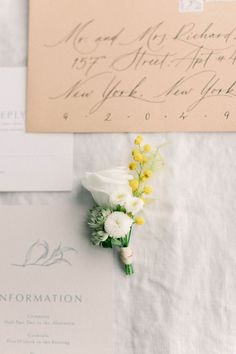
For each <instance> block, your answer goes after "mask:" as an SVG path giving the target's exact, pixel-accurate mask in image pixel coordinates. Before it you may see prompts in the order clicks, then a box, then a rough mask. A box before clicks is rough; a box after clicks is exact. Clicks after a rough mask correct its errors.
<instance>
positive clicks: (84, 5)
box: [27, 0, 236, 132]
mask: <svg viewBox="0 0 236 354" xmlns="http://www.w3.org/2000/svg"><path fill="white" fill-rule="evenodd" d="M178 5H179V3H178V1H177V0H173V1H168V2H167V1H166V0H158V1H157V0H149V1H148V2H145V1H143V0H134V1H127V0H121V1H114V0H100V1H96V0H86V2H85V1H83V0H51V1H48V0H40V1H38V0H31V1H30V39H29V79H28V118H27V127H28V130H29V131H31V132H132V131H143V132H145V131H146V132H152V131H156V132H158V131H235V130H236V22H235V11H236V2H207V3H206V4H205V7H204V10H203V11H202V12H199V11H198V12H194V11H193V12H186V13H182V12H180V11H179V6H178ZM222 14H224V16H223V15H222Z"/></svg>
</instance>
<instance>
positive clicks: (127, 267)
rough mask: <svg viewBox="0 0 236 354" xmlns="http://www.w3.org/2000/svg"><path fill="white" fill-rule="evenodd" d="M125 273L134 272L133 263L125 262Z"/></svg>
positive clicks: (130, 273)
mask: <svg viewBox="0 0 236 354" xmlns="http://www.w3.org/2000/svg"><path fill="white" fill-rule="evenodd" d="M125 274H126V275H132V274H134V268H133V264H125Z"/></svg>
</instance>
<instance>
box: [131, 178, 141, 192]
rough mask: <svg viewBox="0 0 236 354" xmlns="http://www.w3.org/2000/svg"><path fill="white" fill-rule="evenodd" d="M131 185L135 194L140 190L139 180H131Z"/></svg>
mask: <svg viewBox="0 0 236 354" xmlns="http://www.w3.org/2000/svg"><path fill="white" fill-rule="evenodd" d="M129 185H130V187H131V188H132V191H133V192H135V191H136V190H137V189H138V187H139V183H138V180H137V179H131V180H130V181H129Z"/></svg>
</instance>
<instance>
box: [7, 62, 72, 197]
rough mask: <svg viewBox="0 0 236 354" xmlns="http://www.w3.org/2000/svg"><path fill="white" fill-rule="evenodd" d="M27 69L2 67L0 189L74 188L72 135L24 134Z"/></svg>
mask: <svg viewBox="0 0 236 354" xmlns="http://www.w3.org/2000/svg"><path fill="white" fill-rule="evenodd" d="M25 89H26V69H25V68H0V191H1V192H6V191H61V190H71V189H72V183H73V135H71V134H60V135H57V136H56V135H49V134H26V133H25Z"/></svg>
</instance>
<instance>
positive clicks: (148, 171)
mask: <svg viewBox="0 0 236 354" xmlns="http://www.w3.org/2000/svg"><path fill="white" fill-rule="evenodd" d="M143 175H144V177H146V178H150V177H151V176H152V171H150V170H147V171H144V172H143Z"/></svg>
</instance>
